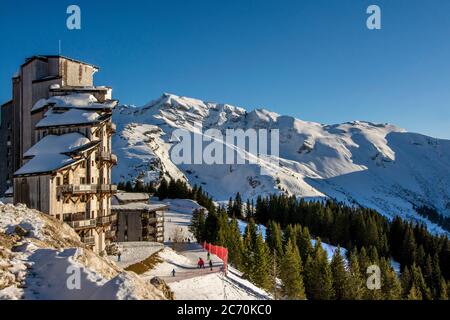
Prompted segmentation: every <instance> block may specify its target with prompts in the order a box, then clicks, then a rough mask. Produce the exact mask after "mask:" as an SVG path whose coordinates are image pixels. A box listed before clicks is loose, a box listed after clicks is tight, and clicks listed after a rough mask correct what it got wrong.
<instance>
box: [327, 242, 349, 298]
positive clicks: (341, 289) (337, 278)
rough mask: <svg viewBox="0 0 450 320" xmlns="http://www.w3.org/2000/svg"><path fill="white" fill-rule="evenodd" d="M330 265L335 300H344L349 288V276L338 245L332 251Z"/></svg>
mask: <svg viewBox="0 0 450 320" xmlns="http://www.w3.org/2000/svg"><path fill="white" fill-rule="evenodd" d="M330 267H331V273H332V275H333V288H334V292H335V298H336V299H337V300H344V299H345V298H346V294H347V292H348V290H349V288H348V282H349V276H348V273H347V270H346V269H345V261H344V258H343V257H342V255H341V249H340V247H338V248H337V250H335V251H334V254H333V258H332V260H331V265H330Z"/></svg>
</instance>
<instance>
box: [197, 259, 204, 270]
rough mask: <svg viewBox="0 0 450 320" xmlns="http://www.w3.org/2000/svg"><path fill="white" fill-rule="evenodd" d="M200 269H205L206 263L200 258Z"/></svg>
mask: <svg viewBox="0 0 450 320" xmlns="http://www.w3.org/2000/svg"><path fill="white" fill-rule="evenodd" d="M197 265H198V267H199V268H200V269H204V268H205V261H203V259H202V258H198V263H197Z"/></svg>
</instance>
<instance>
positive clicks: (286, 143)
mask: <svg viewBox="0 0 450 320" xmlns="http://www.w3.org/2000/svg"><path fill="white" fill-rule="evenodd" d="M114 118H115V119H114V121H115V122H117V123H118V129H119V131H118V132H119V133H118V134H117V135H116V137H115V138H114V141H113V146H114V148H115V149H116V151H115V152H117V153H118V155H119V159H120V160H121V161H119V168H118V170H116V171H115V172H114V174H113V175H114V180H115V181H116V182H119V181H127V180H133V179H136V178H138V179H141V180H144V181H147V182H149V181H159V179H161V178H162V177H164V176H165V177H169V176H170V177H173V178H180V179H186V180H188V181H189V182H190V183H192V184H198V185H202V186H203V187H204V188H205V189H206V190H207V191H208V192H209V193H210V194H211V195H212V196H213V197H214V198H215V199H216V200H227V199H228V198H229V197H230V196H234V195H235V194H236V192H240V193H241V195H242V196H243V197H244V198H254V197H256V196H258V195H268V194H271V193H277V192H286V193H289V194H295V195H297V196H301V197H307V198H314V199H316V198H318V197H322V198H323V197H332V198H335V199H337V200H340V201H345V202H348V203H353V204H354V203H356V204H359V205H362V206H366V207H371V208H374V209H376V210H378V211H379V212H381V213H384V214H386V215H388V216H394V215H402V216H404V217H407V218H410V219H414V220H418V221H422V222H427V221H424V220H423V219H422V218H421V217H419V216H418V215H417V214H416V213H415V211H414V207H417V206H421V205H426V206H429V207H433V208H435V209H436V210H437V211H438V212H439V213H441V214H442V215H447V216H448V215H450V141H448V140H440V139H435V138H431V137H426V136H423V135H420V134H416V133H408V132H406V131H405V130H404V129H402V128H399V127H397V126H395V125H392V124H376V123H372V122H367V121H352V122H346V123H342V124H334V125H323V124H320V123H315V122H307V121H302V120H299V119H296V118H294V117H291V116H283V115H279V114H277V113H275V112H271V111H269V110H265V109H255V110H253V111H251V112H247V111H246V110H245V109H243V108H239V107H235V106H232V105H229V104H223V103H222V104H220V103H212V102H205V101H202V100H199V99H193V98H188V97H180V96H177V95H173V94H164V95H162V96H161V97H160V98H158V99H156V100H154V101H152V102H150V103H148V104H146V105H145V106H143V107H138V108H132V107H122V108H118V110H116V111H115V112H114ZM198 123H201V125H202V126H203V130H207V129H209V128H214V129H218V130H220V131H221V132H225V130H226V129H243V130H247V129H278V130H279V138H280V141H279V150H280V153H279V159H277V160H278V162H279V164H280V166H279V169H278V170H277V172H274V173H273V174H270V175H261V169H264V167H265V165H266V164H265V163H264V162H263V163H258V164H255V163H253V164H245V165H224V164H214V165H204V164H203V165H200V164H198V165H188V164H183V165H178V166H176V165H174V164H173V162H172V161H171V159H170V156H169V155H170V149H171V148H172V147H173V145H174V143H173V141H171V140H170V137H171V134H172V132H173V130H175V129H178V128H184V129H186V130H188V131H190V132H198V128H197V127H195V124H198ZM205 146H206V144H205V145H204V147H205ZM224 147H225V149H226V148H227V146H224ZM244 151H246V150H244ZM269 171H270V170H269ZM432 228H434V229H435V230H436V231H438V232H440V231H442V230H441V229H440V228H438V227H437V226H434V227H432Z"/></svg>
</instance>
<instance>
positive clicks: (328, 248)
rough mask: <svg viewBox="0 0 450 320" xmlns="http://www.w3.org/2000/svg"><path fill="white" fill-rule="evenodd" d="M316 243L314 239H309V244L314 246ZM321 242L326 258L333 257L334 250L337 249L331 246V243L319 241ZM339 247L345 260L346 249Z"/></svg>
mask: <svg viewBox="0 0 450 320" xmlns="http://www.w3.org/2000/svg"><path fill="white" fill-rule="evenodd" d="M316 243H317V241H316V240H314V239H311V244H312V245H313V246H315V245H316ZM321 244H322V249H323V250H324V251H325V252H326V253H327V257H328V260H329V261H331V259H332V258H333V255H334V253H335V251H336V250H337V247H335V246H332V245H331V244H328V243H325V242H322V241H321ZM340 249H341V256H342V257H343V258H344V259H345V260H347V249H345V248H340Z"/></svg>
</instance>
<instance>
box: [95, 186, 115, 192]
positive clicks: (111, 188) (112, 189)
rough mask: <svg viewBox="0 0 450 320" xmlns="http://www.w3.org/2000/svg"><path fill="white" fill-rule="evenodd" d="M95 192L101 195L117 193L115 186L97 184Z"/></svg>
mask: <svg viewBox="0 0 450 320" xmlns="http://www.w3.org/2000/svg"><path fill="white" fill-rule="evenodd" d="M97 191H98V192H101V193H114V192H117V186H116V185H114V184H99V185H97Z"/></svg>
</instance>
